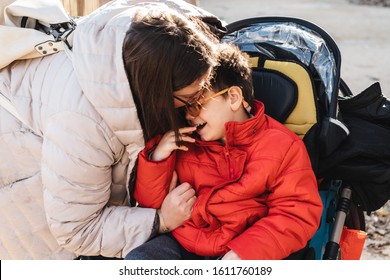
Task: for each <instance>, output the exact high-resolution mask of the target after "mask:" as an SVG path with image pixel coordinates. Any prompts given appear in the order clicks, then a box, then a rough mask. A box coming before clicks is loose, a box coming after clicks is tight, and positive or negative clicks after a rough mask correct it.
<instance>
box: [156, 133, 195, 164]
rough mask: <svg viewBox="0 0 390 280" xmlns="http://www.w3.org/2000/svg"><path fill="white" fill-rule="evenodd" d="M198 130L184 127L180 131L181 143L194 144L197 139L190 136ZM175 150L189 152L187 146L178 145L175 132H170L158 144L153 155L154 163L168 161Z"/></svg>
mask: <svg viewBox="0 0 390 280" xmlns="http://www.w3.org/2000/svg"><path fill="white" fill-rule="evenodd" d="M195 130H196V127H192V126H191V127H183V128H180V129H179V134H180V142H189V143H194V142H195V139H194V138H192V137H190V136H188V135H189V134H191V133H192V132H194V131H195ZM174 150H182V151H187V150H188V148H187V147H186V146H185V145H180V146H178V145H176V137H175V132H173V131H169V132H167V133H165V134H164V136H163V137H162V138H161V140H160V142H159V143H158V145H157V147H156V149H155V150H154V151H153V153H152V154H151V157H150V158H151V160H153V161H159V160H163V159H166V158H167V157H169V156H170V155H171V153H172V152H173V151H174Z"/></svg>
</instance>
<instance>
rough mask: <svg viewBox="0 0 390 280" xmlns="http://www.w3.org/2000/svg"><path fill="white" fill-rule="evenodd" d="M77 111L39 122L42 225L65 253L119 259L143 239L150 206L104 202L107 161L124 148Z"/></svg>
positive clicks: (109, 167) (148, 229) (148, 230)
mask: <svg viewBox="0 0 390 280" xmlns="http://www.w3.org/2000/svg"><path fill="white" fill-rule="evenodd" d="M75 102H76V103H77V102H79V104H78V106H79V107H80V106H81V107H82V106H84V104H83V101H75ZM60 103H61V102H60ZM83 111H84V112H85V113H84V114H83V115H82V114H80V113H77V112H71V111H65V112H61V113H57V114H54V115H52V116H51V117H49V118H48V119H47V120H46V121H45V136H44V142H43V150H42V180H43V188H44V202H45V210H46V216H47V220H48V224H49V227H50V229H51V231H52V234H53V235H54V236H55V237H56V239H57V241H58V243H59V244H60V245H61V246H63V247H65V248H67V249H68V250H70V251H73V252H75V253H77V254H81V255H103V256H107V257H124V256H125V255H126V254H127V253H128V252H129V251H130V250H131V249H132V248H134V247H136V246H138V245H140V244H142V243H144V242H145V241H146V240H147V239H148V238H149V236H150V234H151V231H152V225H153V220H154V217H155V210H154V209H145V208H130V207H127V206H113V205H109V199H110V195H111V187H112V170H113V169H112V165H113V164H114V163H115V161H116V160H117V159H115V157H116V156H117V154H118V153H120V149H123V148H124V147H123V145H121V144H120V143H119V142H118V141H114V140H113V139H115V137H114V136H113V135H112V132H111V134H110V130H109V129H108V128H107V127H105V125H104V122H101V123H99V122H96V120H94V119H93V116H92V114H93V113H92V111H88V110H83ZM75 124H77V125H75Z"/></svg>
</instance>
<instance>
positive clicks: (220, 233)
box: [135, 102, 322, 259]
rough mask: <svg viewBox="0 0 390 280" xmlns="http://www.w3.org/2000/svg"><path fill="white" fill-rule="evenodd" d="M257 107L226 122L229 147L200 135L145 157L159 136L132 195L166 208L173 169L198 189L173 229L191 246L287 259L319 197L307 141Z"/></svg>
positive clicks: (305, 235)
mask: <svg viewBox="0 0 390 280" xmlns="http://www.w3.org/2000/svg"><path fill="white" fill-rule="evenodd" d="M254 113H255V116H254V117H253V118H250V119H248V120H246V121H244V122H240V123H237V122H229V123H227V124H225V126H226V144H225V145H223V144H221V143H219V142H214V141H212V142H204V141H197V142H196V144H195V145H191V146H189V150H188V151H187V152H182V151H177V152H176V153H173V154H172V155H171V156H170V157H169V158H167V159H166V160H163V161H159V162H152V161H150V160H149V159H148V156H147V155H148V154H149V153H150V152H151V151H152V150H153V149H154V147H155V145H156V143H158V140H159V139H160V138H159V137H158V138H156V139H154V141H151V142H150V143H148V144H147V146H146V148H145V150H143V152H142V153H140V157H139V166H138V175H137V185H136V190H135V198H136V199H137V201H138V202H139V204H140V205H141V206H144V207H153V208H159V207H160V206H161V203H162V201H163V199H164V197H165V195H166V194H167V191H168V190H167V187H168V185H169V182H170V179H171V177H172V172H173V170H174V169H176V171H177V173H178V176H179V180H180V182H188V183H190V184H191V185H192V186H193V187H194V188H195V190H196V192H197V196H198V198H197V201H196V203H195V205H194V210H193V213H192V216H191V219H189V220H188V221H187V222H186V223H185V224H184V225H183V226H182V227H179V228H177V229H175V230H174V231H173V235H174V236H175V238H176V239H177V240H178V241H179V242H180V243H181V244H182V245H183V247H184V248H186V249H187V250H188V251H191V252H194V253H196V254H198V255H204V256H220V255H223V254H225V253H226V252H228V251H229V250H233V251H234V252H235V253H237V254H238V255H239V256H240V257H241V258H242V259H283V258H285V257H287V256H288V255H290V254H291V253H293V252H295V251H297V250H299V249H301V248H303V247H304V246H305V245H306V243H307V242H308V240H309V239H310V238H311V237H312V236H313V234H314V233H315V232H316V230H317V228H318V226H319V221H320V217H321V212H322V203H321V199H320V197H319V194H318V190H317V182H316V178H315V176H314V173H313V171H312V169H311V164H310V160H309V157H308V155H307V152H306V148H305V146H304V144H303V142H302V141H301V140H300V139H299V138H298V137H297V136H296V135H295V134H293V133H292V132H290V131H289V130H288V129H287V128H285V127H284V126H283V125H282V124H280V123H278V122H276V121H275V120H273V119H272V118H270V117H268V116H266V115H264V106H263V104H262V103H259V102H256V103H255V106H254Z"/></svg>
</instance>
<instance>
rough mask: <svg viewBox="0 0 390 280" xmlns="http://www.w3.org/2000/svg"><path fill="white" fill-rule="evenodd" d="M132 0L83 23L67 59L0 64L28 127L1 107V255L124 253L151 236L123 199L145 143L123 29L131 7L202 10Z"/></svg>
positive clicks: (0, 79)
mask: <svg viewBox="0 0 390 280" xmlns="http://www.w3.org/2000/svg"><path fill="white" fill-rule="evenodd" d="M135 2H142V1H113V2H112V3H109V4H107V5H106V6H104V7H103V8H101V9H99V10H97V11H96V12H94V13H92V14H91V15H89V16H87V17H85V18H84V19H82V21H81V22H79V23H78V26H77V28H76V31H75V33H74V37H73V46H74V47H73V52H72V56H73V57H70V56H68V55H67V54H66V53H65V52H64V51H61V52H59V53H57V54H53V55H49V56H45V57H40V58H34V59H28V60H19V61H15V62H13V63H12V64H10V65H9V66H8V67H6V68H4V69H2V70H0V92H1V93H2V94H3V95H4V96H6V97H7V98H8V99H10V100H11V102H12V104H13V105H14V106H15V108H16V109H17V111H18V112H19V114H20V115H21V116H22V118H23V119H24V120H25V121H26V123H27V124H26V125H24V124H22V123H21V122H20V121H18V120H17V119H15V118H14V117H13V116H12V115H11V114H9V113H8V112H7V111H6V110H4V108H2V107H1V106H0V159H1V161H0V207H1V211H0V224H1V226H0V259H72V258H74V257H75V256H76V255H78V254H81V255H104V256H107V257H124V256H125V255H126V254H127V253H128V252H129V251H130V250H131V249H132V248H134V247H135V246H138V245H140V244H142V243H143V242H145V241H146V240H147V239H148V237H149V236H150V234H151V230H152V223H153V220H154V217H155V210H154V209H142V208H131V207H129V206H128V204H127V201H128V193H127V188H126V183H127V181H128V178H129V174H130V171H131V169H132V167H133V165H134V160H135V158H136V157H137V154H138V152H139V151H140V150H141V149H142V148H143V144H144V142H143V137H142V131H141V128H140V124H139V121H138V119H137V113H136V108H135V106H134V102H133V98H132V95H131V92H130V88H129V84H128V80H127V78H126V74H125V71H124V65H123V61H122V44H123V39H124V35H125V32H126V30H128V28H129V26H130V24H131V17H132V14H133V13H134V10H135V8H136V7H137V9H152V8H153V9H166V8H167V7H168V6H169V7H170V8H174V9H177V10H178V11H179V12H183V13H190V14H194V15H199V16H200V15H206V16H209V15H210V14H209V13H206V12H204V11H202V10H200V9H196V8H194V7H192V6H190V5H189V4H187V3H185V2H183V1H178V0H171V1H170V0H168V1H160V2H163V3H148V4H137V6H132V5H134V3H135ZM152 2H158V1H152ZM1 44H3V42H1ZM10 47H12V46H10ZM156 125H158V124H156Z"/></svg>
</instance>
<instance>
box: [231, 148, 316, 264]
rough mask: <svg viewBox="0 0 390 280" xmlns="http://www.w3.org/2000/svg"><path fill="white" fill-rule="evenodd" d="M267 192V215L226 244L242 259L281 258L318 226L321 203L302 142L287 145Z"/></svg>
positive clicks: (292, 250) (303, 242)
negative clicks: (287, 148)
mask: <svg viewBox="0 0 390 280" xmlns="http://www.w3.org/2000/svg"><path fill="white" fill-rule="evenodd" d="M269 191H270V193H269V196H268V198H267V202H266V203H267V205H268V207H269V212H268V215H267V216H266V217H264V218H262V219H260V220H259V221H257V222H256V223H255V224H254V225H252V226H251V227H249V228H248V229H247V230H246V231H244V232H243V233H242V234H241V235H239V236H238V237H236V238H235V239H233V240H232V241H231V242H230V243H229V245H228V247H229V248H230V249H231V250H233V251H234V252H236V253H237V254H238V255H239V256H240V257H241V258H242V259H283V258H285V257H287V256H288V255H290V254H291V253H293V252H295V251H298V250H299V249H301V248H303V247H304V246H305V245H306V243H307V242H308V240H310V238H311V237H312V236H313V235H314V233H315V232H316V230H317V229H318V226H319V220H320V217H321V213H322V203H321V198H320V197H319V194H318V189H317V182H316V178H315V176H314V174H313V171H312V169H311V165H310V160H309V158H308V155H307V152H306V149H305V146H304V144H303V142H302V141H294V142H293V143H292V145H291V146H290V148H289V150H288V151H287V153H286V156H285V158H284V161H283V162H282V164H281V166H280V169H279V171H278V175H277V177H276V179H275V181H274V182H273V184H272V185H271V186H270V188H269Z"/></svg>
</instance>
